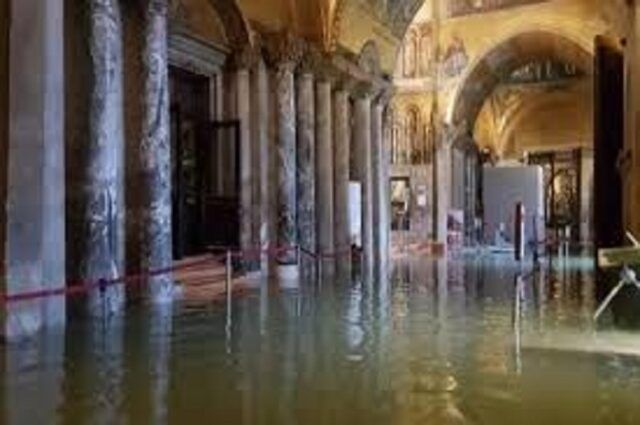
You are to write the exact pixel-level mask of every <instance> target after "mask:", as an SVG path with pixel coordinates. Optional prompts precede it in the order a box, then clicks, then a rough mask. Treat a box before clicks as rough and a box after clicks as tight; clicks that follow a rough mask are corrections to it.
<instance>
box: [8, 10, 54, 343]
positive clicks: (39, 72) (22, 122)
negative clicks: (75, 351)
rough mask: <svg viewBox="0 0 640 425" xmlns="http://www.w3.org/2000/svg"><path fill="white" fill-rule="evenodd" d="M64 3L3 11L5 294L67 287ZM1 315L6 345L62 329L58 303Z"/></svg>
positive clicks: (24, 305) (25, 305)
mask: <svg viewBox="0 0 640 425" xmlns="http://www.w3.org/2000/svg"><path fill="white" fill-rule="evenodd" d="M3 3H6V1H5V2H3ZM63 3H64V2H63V0H48V1H46V2H43V1H42V0H11V1H10V2H9V8H8V10H6V9H4V12H8V14H9V19H8V20H7V21H8V22H10V26H8V27H7V28H6V29H5V31H6V33H5V34H8V36H9V39H8V45H9V53H8V54H9V63H8V80H9V81H8V87H10V90H9V93H8V103H7V107H8V128H7V132H6V138H7V143H6V144H4V145H3V146H2V150H3V152H2V153H3V159H2V161H3V162H4V163H5V164H6V165H7V167H6V169H4V170H3V173H2V174H3V176H2V177H1V178H0V182H2V183H4V187H2V189H1V190H0V195H2V208H1V209H2V211H3V220H2V222H0V226H2V227H3V229H2V234H3V235H4V239H3V240H2V243H3V244H4V246H3V250H2V252H3V253H4V258H2V260H3V263H2V264H3V266H4V267H3V270H2V272H3V275H4V276H3V279H2V285H3V290H4V292H5V293H6V294H7V295H12V294H17V293H22V292H25V291H40V290H51V289H58V288H61V287H63V286H64V282H65V183H64V182H65V178H64V112H63V111H64V67H63V57H64V52H63V45H64V28H63V22H64V17H63ZM0 7H2V8H4V7H5V5H4V4H3V6H0ZM5 46H6V44H5ZM0 78H5V75H2V76H0ZM5 94H6V93H3V96H4V95H5ZM4 136H5V135H2V136H0V137H2V140H4ZM2 310H3V311H2V315H1V318H0V326H1V329H0V335H1V336H2V337H3V338H5V339H7V340H12V339H17V338H20V337H23V336H25V335H31V334H34V333H36V332H37V331H39V330H40V329H42V328H43V327H46V326H53V325H62V324H64V319H65V302H64V297H51V298H47V299H35V300H31V301H29V300H28V301H23V302H19V303H14V304H10V305H7V306H3V307H2Z"/></svg>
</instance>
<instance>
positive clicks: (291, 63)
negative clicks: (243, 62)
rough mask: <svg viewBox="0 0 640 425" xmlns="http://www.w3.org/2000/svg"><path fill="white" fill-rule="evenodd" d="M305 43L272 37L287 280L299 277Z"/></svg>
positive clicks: (279, 228) (282, 265) (279, 222)
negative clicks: (298, 82)
mask: <svg viewBox="0 0 640 425" xmlns="http://www.w3.org/2000/svg"><path fill="white" fill-rule="evenodd" d="M300 48H301V46H300V45H299V44H298V43H297V41H296V40H295V39H294V38H293V37H292V36H291V35H277V36H274V38H272V39H271V40H269V45H268V51H269V57H270V60H271V62H272V63H273V90H274V93H273V95H274V101H275V111H274V112H275V143H276V150H277V152H276V161H275V164H274V165H275V174H276V176H277V178H276V182H275V183H276V184H277V188H276V235H275V236H276V238H275V242H276V244H277V245H278V246H279V247H282V248H285V250H284V251H281V252H280V254H279V255H278V258H277V263H278V264H277V266H278V268H277V272H278V275H279V277H280V278H282V279H283V280H285V281H290V280H295V279H297V277H298V256H297V252H296V249H295V248H296V246H297V244H298V231H297V227H296V226H297V206H296V203H297V189H296V108H295V100H296V99H295V97H296V96H295V79H294V70H295V68H296V66H297V63H298V60H299V59H300V54H301V50H300Z"/></svg>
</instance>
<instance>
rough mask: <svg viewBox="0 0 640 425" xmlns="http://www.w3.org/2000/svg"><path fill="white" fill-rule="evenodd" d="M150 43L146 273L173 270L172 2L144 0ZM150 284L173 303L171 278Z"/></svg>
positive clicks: (143, 220)
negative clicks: (169, 24)
mask: <svg viewBox="0 0 640 425" xmlns="http://www.w3.org/2000/svg"><path fill="white" fill-rule="evenodd" d="M144 40H145V42H144V44H143V52H142V62H143V65H142V67H143V69H142V72H143V76H142V78H143V82H144V84H143V93H142V131H141V138H142V140H141V141H140V144H139V149H138V154H139V158H138V161H139V167H140V183H141V187H140V188H139V194H140V195H139V196H140V206H141V207H140V213H141V217H140V226H141V236H140V242H141V247H140V258H141V263H142V264H141V266H142V269H143V270H158V269H163V268H166V267H170V266H171V265H172V262H173V255H172V246H171V243H172V233H171V212H172V211H171V206H172V205H171V142H170V136H169V79H168V69H169V67H168V60H167V0H145V1H144ZM146 283H147V285H148V288H147V290H148V294H149V298H150V301H151V302H152V303H156V304H162V303H167V302H170V301H171V300H172V298H173V279H172V277H171V275H158V276H151V277H149V278H148V279H147V281H146Z"/></svg>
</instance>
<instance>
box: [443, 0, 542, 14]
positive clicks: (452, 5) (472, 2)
mask: <svg viewBox="0 0 640 425" xmlns="http://www.w3.org/2000/svg"><path fill="white" fill-rule="evenodd" d="M548 1H549V0H449V2H448V15H449V16H451V17H454V16H463V15H471V14H473V13H483V12H491V11H494V10H498V9H506V8H509V7H516V6H525V5H528V4H535V3H546V2H548Z"/></svg>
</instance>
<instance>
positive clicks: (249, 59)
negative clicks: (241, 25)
mask: <svg viewBox="0 0 640 425" xmlns="http://www.w3.org/2000/svg"><path fill="white" fill-rule="evenodd" d="M259 62H260V51H259V50H258V49H256V48H254V47H253V46H250V45H248V44H245V45H244V46H242V47H240V48H239V49H238V50H236V51H234V52H233V53H232V54H231V55H230V56H229V58H228V59H227V64H226V65H227V68H228V70H229V71H240V70H250V69H253V68H254V67H255V66H256V64H258V63H259Z"/></svg>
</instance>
